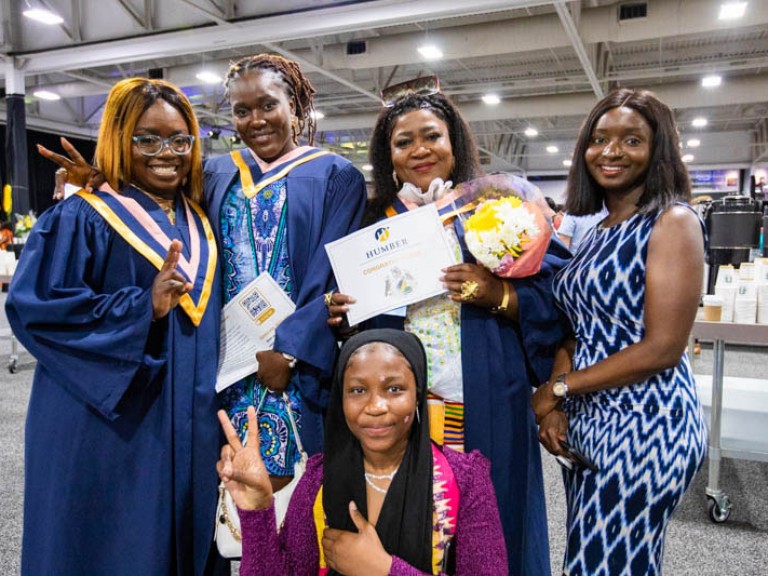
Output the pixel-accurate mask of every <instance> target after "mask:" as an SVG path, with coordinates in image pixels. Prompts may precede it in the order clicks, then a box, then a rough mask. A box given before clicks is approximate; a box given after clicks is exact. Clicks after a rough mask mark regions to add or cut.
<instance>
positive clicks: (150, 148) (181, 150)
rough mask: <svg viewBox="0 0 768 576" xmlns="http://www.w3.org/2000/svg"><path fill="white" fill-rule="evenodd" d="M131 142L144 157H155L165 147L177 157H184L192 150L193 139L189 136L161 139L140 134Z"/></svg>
mask: <svg viewBox="0 0 768 576" xmlns="http://www.w3.org/2000/svg"><path fill="white" fill-rule="evenodd" d="M132 140H133V141H134V142H135V143H136V148H138V149H139V152H141V153H142V154H144V156H157V155H158V154H160V152H162V151H163V148H165V147H166V146H168V148H169V149H170V150H171V152H173V153H174V154H176V155H177V156H184V155H185V154H189V151H190V150H192V144H193V143H194V142H195V137H194V136H191V135H189V134H176V135H175V136H171V137H170V138H163V137H162V136H157V135H155V134H142V135H141V136H134V137H133V138H132Z"/></svg>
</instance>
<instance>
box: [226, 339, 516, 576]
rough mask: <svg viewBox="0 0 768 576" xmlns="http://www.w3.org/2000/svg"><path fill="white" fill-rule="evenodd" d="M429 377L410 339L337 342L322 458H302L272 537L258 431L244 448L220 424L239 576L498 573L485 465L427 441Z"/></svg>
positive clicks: (497, 535)
mask: <svg viewBox="0 0 768 576" xmlns="http://www.w3.org/2000/svg"><path fill="white" fill-rule="evenodd" d="M426 381H427V369H426V360H425V356H424V349H423V347H422V345H421V342H420V341H419V339H418V338H417V337H416V336H414V335H413V334H409V333H407V332H403V331H400V330H388V329H384V330H369V331H366V332H362V333H360V334H358V335H356V336H354V337H352V338H350V339H349V340H348V341H347V342H346V344H345V345H344V347H343V348H342V350H341V354H340V356H339V362H338V366H337V369H336V374H335V378H334V382H333V387H332V390H331V401H330V406H329V409H328V415H327V418H326V444H325V452H324V454H323V455H316V456H313V457H312V458H311V459H310V460H309V462H308V464H307V471H306V473H305V475H304V476H303V477H302V479H301V482H300V483H299V485H298V486H297V487H296V491H295V492H294V494H293V498H292V499H291V503H290V505H289V507H288V512H287V514H286V517H285V521H284V522H283V525H282V528H281V530H280V532H279V535H278V533H277V530H276V526H275V515H274V507H273V505H272V488H271V485H270V484H269V477H268V475H267V473H266V469H265V468H264V465H263V463H262V462H261V459H260V456H259V453H258V450H255V449H253V448H251V446H255V445H257V443H256V441H255V433H254V438H253V442H251V441H250V440H251V439H249V442H248V446H247V447H242V446H241V444H240V441H239V440H238V438H237V434H236V433H235V432H234V430H233V429H232V427H231V424H230V423H229V421H228V420H227V419H226V418H225V417H223V418H220V419H221V422H222V426H223V428H224V431H225V433H226V435H227V440H228V444H227V445H226V446H224V448H222V454H221V460H220V461H219V463H218V465H217V467H218V471H219V475H220V476H221V478H222V480H224V481H225V482H226V485H227V489H228V490H229V491H230V492H231V493H232V496H233V498H234V500H235V502H236V504H237V505H238V508H239V509H240V520H241V526H242V533H243V561H242V564H241V567H240V573H241V574H242V575H243V576H254V575H261V574H264V575H269V576H274V575H276V574H287V575H288V574H289V575H291V576H294V575H307V576H310V575H312V576H314V575H317V574H329V573H330V574H344V575H346V576H355V575H360V576H362V575H365V576H370V575H376V574H382V575H384V574H391V575H411V574H441V573H450V574H465V575H468V574H505V573H506V566H507V558H506V549H505V546H504V537H503V535H502V529H501V522H500V520H499V513H498V509H497V506H496V498H495V495H494V493H493V488H492V485H491V482H490V473H489V464H488V461H487V460H486V459H485V458H484V457H483V456H482V455H481V454H480V453H479V452H473V453H470V454H460V453H457V452H454V451H452V450H450V449H446V450H445V451H444V452H443V451H441V450H440V449H439V448H438V447H437V446H436V445H434V444H432V442H431V441H430V439H429V427H428V422H427V407H426V394H425V389H426ZM248 417H249V419H251V420H253V421H254V422H255V413H254V411H253V408H250V409H249V414H248ZM249 430H256V426H255V425H254V426H251V427H249ZM250 434H251V432H250V431H249V435H250Z"/></svg>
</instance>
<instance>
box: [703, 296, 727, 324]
mask: <svg viewBox="0 0 768 576" xmlns="http://www.w3.org/2000/svg"><path fill="white" fill-rule="evenodd" d="M703 301H704V320H706V321H707V322H720V320H721V318H722V316H723V299H722V297H720V296H715V295H712V294H708V295H706V296H704V298H703Z"/></svg>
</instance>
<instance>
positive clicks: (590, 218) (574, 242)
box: [557, 207, 608, 254]
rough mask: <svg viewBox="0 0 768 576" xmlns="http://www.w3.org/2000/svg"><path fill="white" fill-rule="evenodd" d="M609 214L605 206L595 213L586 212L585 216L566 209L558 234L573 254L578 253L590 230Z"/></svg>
mask: <svg viewBox="0 0 768 576" xmlns="http://www.w3.org/2000/svg"><path fill="white" fill-rule="evenodd" d="M607 215H608V210H606V208H605V207H602V208H600V209H599V210H598V211H597V212H595V213H594V214H584V215H583V216H574V215H573V214H570V213H569V212H567V211H566V212H565V213H564V214H563V217H562V220H561V221H560V226H559V227H558V229H557V236H558V238H560V240H561V241H562V243H563V244H565V245H566V246H567V247H568V248H569V249H570V251H571V253H572V254H576V251H577V250H578V249H579V246H580V245H581V243H582V241H583V240H584V238H585V237H586V236H587V234H589V232H590V230H592V229H593V228H594V227H595V226H597V225H598V224H599V223H600V222H602V220H603V219H604V218H605V217H606V216H607Z"/></svg>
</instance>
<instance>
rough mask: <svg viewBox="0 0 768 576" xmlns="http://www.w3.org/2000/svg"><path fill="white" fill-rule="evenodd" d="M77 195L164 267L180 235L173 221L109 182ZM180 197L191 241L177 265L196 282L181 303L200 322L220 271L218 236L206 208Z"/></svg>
mask: <svg viewBox="0 0 768 576" xmlns="http://www.w3.org/2000/svg"><path fill="white" fill-rule="evenodd" d="M77 195H78V196H80V198H82V199H83V200H85V201H86V202H87V203H88V204H90V205H91V206H92V207H93V209H94V210H96V212H97V213H98V214H99V215H101V217H102V218H104V220H105V221H106V222H107V224H109V225H110V226H111V227H112V229H114V231H115V232H117V233H118V234H119V235H120V236H121V237H122V238H123V240H125V241H126V242H127V243H128V244H129V245H130V246H131V247H133V248H134V249H135V250H136V251H137V252H138V253H139V254H141V255H142V256H144V258H146V259H147V260H149V262H150V263H151V264H152V265H153V266H154V267H155V268H157V269H158V270H160V269H161V268H162V267H163V262H164V261H165V257H166V255H167V254H168V249H169V248H170V246H171V241H172V240H173V239H174V238H172V236H177V235H178V234H175V233H174V232H175V230H174V228H175V226H173V225H172V224H171V223H170V221H168V222H167V224H166V223H165V222H164V223H163V224H162V226H161V225H159V224H158V223H157V222H156V221H155V220H154V219H153V218H152V216H151V215H150V214H149V213H148V212H147V211H146V210H145V209H144V208H143V207H142V206H141V204H139V203H138V202H137V201H136V200H134V199H133V198H129V197H127V196H123V195H120V194H118V193H117V192H115V191H114V190H112V188H110V187H109V186H107V185H104V186H102V187H101V189H100V190H98V191H96V192H87V191H86V190H80V191H79V192H78V193H77ZM178 198H180V199H181V202H182V204H183V207H184V210H183V211H181V212H182V215H181V216H180V217H181V218H185V219H186V223H187V226H188V228H189V238H190V245H189V246H187V250H188V253H189V255H190V256H189V258H187V257H185V256H184V254H183V253H182V254H181V255H180V257H179V263H178V265H177V266H176V269H177V270H178V271H179V272H181V274H182V275H183V276H184V277H185V278H186V279H187V280H188V281H189V282H191V283H192V290H191V291H190V292H188V293H187V294H184V295H183V296H182V297H181V298H180V299H179V306H181V308H182V310H184V312H185V313H186V314H187V316H189V319H190V320H191V321H192V323H193V324H194V325H195V326H199V325H200V322H201V320H202V318H203V314H205V309H206V307H207V305H208V300H209V299H210V297H211V290H212V288H213V281H214V276H215V274H216V260H217V258H218V253H217V251H216V239H215V238H214V236H213V230H212V228H211V225H210V223H209V222H208V219H207V218H206V217H205V214H204V213H203V211H202V209H201V208H200V207H199V206H198V205H197V204H195V203H194V202H192V201H191V200H189V199H187V198H186V197H185V196H184V195H182V194H180V195H179V196H178ZM177 215H178V213H177ZM178 223H179V224H180V223H181V222H178ZM180 240H181V239H180ZM183 243H184V242H183V240H182V244H183Z"/></svg>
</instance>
